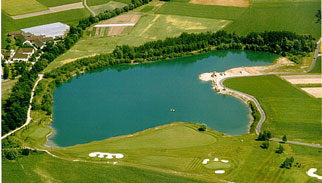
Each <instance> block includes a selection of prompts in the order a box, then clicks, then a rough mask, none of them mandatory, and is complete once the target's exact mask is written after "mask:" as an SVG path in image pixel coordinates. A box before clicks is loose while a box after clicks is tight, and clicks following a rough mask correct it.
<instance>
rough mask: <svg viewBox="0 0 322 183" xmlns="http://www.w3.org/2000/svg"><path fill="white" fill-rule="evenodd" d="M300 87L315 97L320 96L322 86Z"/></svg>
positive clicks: (321, 95)
mask: <svg viewBox="0 0 322 183" xmlns="http://www.w3.org/2000/svg"><path fill="white" fill-rule="evenodd" d="M301 89H302V90H303V91H305V92H306V93H308V94H310V95H312V96H313V97H315V98H322V87H308V88H301Z"/></svg>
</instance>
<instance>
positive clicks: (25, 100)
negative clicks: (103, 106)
mask: <svg viewBox="0 0 322 183" xmlns="http://www.w3.org/2000/svg"><path fill="white" fill-rule="evenodd" d="M149 1H150V0H132V3H130V4H129V5H127V6H125V7H123V8H121V9H120V8H116V9H114V10H107V11H105V12H104V13H100V14H98V15H97V16H95V17H94V16H90V17H88V18H85V19H82V20H80V21H79V23H78V25H77V26H70V30H69V33H68V34H67V35H66V37H65V38H64V39H61V40H58V41H57V42H56V43H54V42H49V43H48V44H47V46H46V47H45V48H43V50H42V51H43V52H44V54H42V55H41V57H40V59H39V60H38V61H37V62H36V64H35V65H34V66H33V67H32V69H31V70H30V71H27V70H24V69H20V70H19V71H21V73H19V74H21V77H20V78H19V80H18V82H17V83H16V84H15V86H14V87H13V88H12V93H11V95H10V97H9V98H8V99H7V100H6V101H4V102H3V103H2V122H1V126H2V130H1V133H2V135H4V134H6V133H8V132H9V131H11V130H14V129H16V128H17V127H19V126H21V125H22V124H24V123H25V121H26V119H27V111H28V106H29V101H30V97H31V96H30V95H31V90H32V87H33V86H34V83H35V81H36V79H37V77H38V74H39V73H40V72H42V71H43V70H44V68H46V67H47V66H48V64H49V63H50V62H52V61H53V60H54V59H55V58H57V57H58V56H59V55H61V54H63V53H65V52H66V51H67V50H69V49H70V48H71V47H72V46H73V45H74V44H75V43H76V42H77V41H78V40H79V39H80V38H81V37H82V35H83V31H84V30H85V29H86V28H87V27H89V26H91V25H92V24H94V23H97V22H99V21H102V20H107V19H110V18H113V17H115V16H117V15H119V14H121V13H123V12H127V11H129V10H132V9H134V8H137V7H139V6H142V5H143V4H146V3H148V2H149ZM4 69H5V71H6V75H7V73H8V68H7V67H6V68H4ZM48 97H49V96H48ZM48 97H46V99H50V98H48ZM45 108H46V109H48V110H47V111H50V110H51V109H50V108H51V107H48V106H45Z"/></svg>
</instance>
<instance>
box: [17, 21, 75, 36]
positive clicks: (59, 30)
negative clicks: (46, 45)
mask: <svg viewBox="0 0 322 183" xmlns="http://www.w3.org/2000/svg"><path fill="white" fill-rule="evenodd" d="M21 30H22V31H23V32H29V33H31V34H33V35H36V36H40V35H44V36H46V37H57V36H58V37H59V36H63V35H64V34H65V33H66V31H68V30H69V26H68V25H66V24H63V23H60V22H56V23H51V24H45V25H40V26H36V27H30V28H26V29H21Z"/></svg>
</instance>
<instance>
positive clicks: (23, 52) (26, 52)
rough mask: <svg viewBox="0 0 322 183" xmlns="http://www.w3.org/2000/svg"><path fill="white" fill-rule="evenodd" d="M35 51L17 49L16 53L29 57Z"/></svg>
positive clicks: (31, 49)
mask: <svg viewBox="0 0 322 183" xmlns="http://www.w3.org/2000/svg"><path fill="white" fill-rule="evenodd" d="M34 52H35V50H34V49H33V48H19V49H18V51H17V53H20V54H25V55H28V57H31V56H32V55H33V54H34Z"/></svg>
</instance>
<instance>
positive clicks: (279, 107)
mask: <svg viewBox="0 0 322 183" xmlns="http://www.w3.org/2000/svg"><path fill="white" fill-rule="evenodd" d="M224 84H225V85H226V86H227V87H229V88H232V89H234V90H238V91H241V92H244V93H248V94H250V95H252V96H254V97H256V98H257V100H258V101H259V103H260V104H261V106H262V108H263V110H264V111H265V113H266V120H265V122H264V124H263V126H262V130H269V131H271V132H272V135H273V136H274V137H276V138H282V136H283V135H286V136H287V138H288V139H289V140H294V141H302V142H308V143H320V144H321V139H320V138H317V137H319V136H320V135H321V100H320V99H316V98H313V97H311V96H309V95H307V94H306V93H305V92H304V91H302V90H301V89H300V88H297V87H295V86H293V85H292V84H290V83H288V82H287V81H284V80H282V79H280V78H279V77H277V76H273V75H271V76H257V77H242V78H231V79H228V80H226V81H225V82H224Z"/></svg>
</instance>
